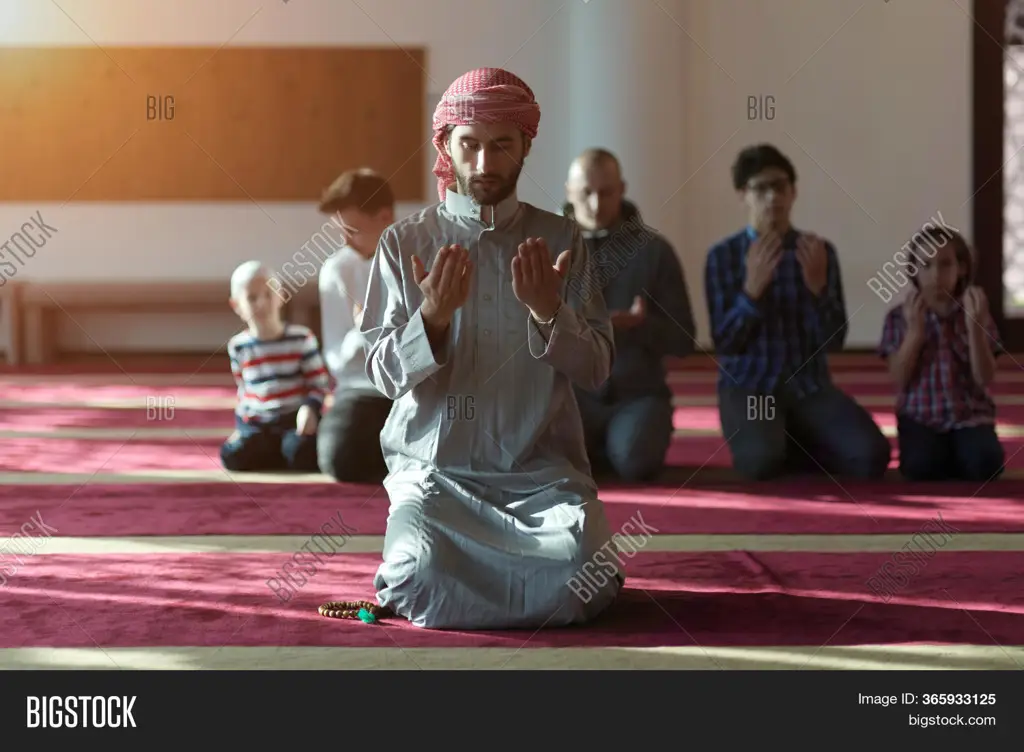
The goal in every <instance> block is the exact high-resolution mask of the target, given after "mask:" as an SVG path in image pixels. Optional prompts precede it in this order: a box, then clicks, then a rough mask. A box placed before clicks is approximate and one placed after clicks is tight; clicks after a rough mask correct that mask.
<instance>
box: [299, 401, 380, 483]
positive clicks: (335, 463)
mask: <svg viewBox="0 0 1024 752" xmlns="http://www.w3.org/2000/svg"><path fill="white" fill-rule="evenodd" d="M391 405H392V402H391V400H389V399H387V398H385V397H380V396H377V395H373V394H368V393H366V392H345V391H342V392H339V393H337V394H335V395H334V404H333V405H332V406H331V407H330V409H329V410H327V411H326V412H325V413H324V415H323V416H322V417H321V418H320V426H319V428H318V429H317V459H318V460H319V464H320V472H322V473H324V474H326V475H330V476H331V477H332V478H334V479H335V480H336V481H339V482H341V483H380V482H381V481H383V480H384V478H385V476H387V474H388V467H387V465H386V464H385V462H384V453H383V452H382V451H381V448H380V433H381V431H382V430H384V423H385V422H386V421H387V419H388V415H389V414H390V413H391Z"/></svg>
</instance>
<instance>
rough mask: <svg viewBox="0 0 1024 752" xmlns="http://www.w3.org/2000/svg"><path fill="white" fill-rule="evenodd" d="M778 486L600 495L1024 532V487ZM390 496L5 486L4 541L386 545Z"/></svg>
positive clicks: (685, 518)
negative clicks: (253, 540)
mask: <svg viewBox="0 0 1024 752" xmlns="http://www.w3.org/2000/svg"><path fill="white" fill-rule="evenodd" d="M978 487H979V484H977V483H974V484H966V483H961V484H955V483H945V484H913V485H911V484H901V483H891V482H880V483H870V484H866V483H860V484H848V490H849V493H850V494H853V495H854V497H853V498H851V496H849V495H847V493H846V492H844V490H843V488H840V487H839V486H838V485H837V484H835V483H834V482H832V481H830V480H828V479H810V480H797V481H779V482H776V483H766V484H763V485H761V486H759V487H757V488H756V489H754V490H752V489H751V488H750V487H749V486H743V485H741V484H739V483H721V484H710V483H702V484H700V485H699V486H696V487H691V486H690V485H689V484H688V485H687V486H684V487H680V486H678V485H672V486H668V485H666V486H660V487H649V488H642V489H638V488H630V487H628V486H623V485H621V484H619V485H617V486H615V485H609V486H607V487H605V488H604V489H603V490H602V492H601V498H602V500H603V501H604V502H605V505H606V509H607V513H608V517H609V522H610V524H611V526H612V529H614V530H618V529H621V528H622V527H623V525H625V523H626V522H628V521H630V520H631V519H632V520H636V519H640V520H642V521H643V523H644V524H645V525H648V526H650V527H651V528H653V529H655V530H657V531H658V532H659V533H661V534H716V533H723V534H726V533H729V534H751V535H768V534H787V533H791V534H808V535H809V534H822V535H824V534H833V533H845V534H869V535H870V534H876V533H906V534H912V533H914V532H916V531H918V530H920V529H921V527H922V526H923V525H925V524H926V523H927V522H928V521H929V520H934V519H937V518H938V517H941V519H942V520H943V521H944V522H945V523H946V524H948V525H950V526H952V527H954V528H955V529H957V530H959V531H960V532H993V533H996V532H1024V481H1018V480H1006V481H998V482H993V483H990V484H988V485H987V486H986V487H985V488H984V489H981V492H980V493H979V492H978ZM388 505H389V500H388V497H387V493H386V492H385V491H384V490H383V488H382V487H381V486H369V485H367V486H358V485H349V484H346V485H342V484H334V485H332V484H323V485H306V484H292V485H288V484H265V483H237V484H236V483H196V484H192V483H190V484H167V485H156V484H152V485H151V484H138V485H127V484H126V485H106V486H104V485H100V484H94V483H87V484H83V485H82V486H53V485H44V486H32V487H18V486H0V535H12V534H14V533H15V532H17V531H18V530H19V529H21V527H22V525H24V524H25V523H26V522H27V521H28V520H30V519H32V518H33V516H34V515H36V514H39V515H41V518H42V520H43V521H45V523H46V524H47V525H49V526H50V527H53V528H56V529H57V531H58V532H57V533H54V534H55V535H61V536H75V537H97V536H100V537H103V536H111V537H112V536H149V535H160V536H174V535H309V534H311V533H313V532H315V531H316V530H318V529H320V527H321V526H322V525H323V524H324V523H326V522H328V521H329V520H331V519H333V518H335V517H336V516H337V515H339V514H340V515H341V518H342V519H343V520H344V521H345V524H346V525H347V526H349V527H350V528H353V529H354V530H355V531H356V532H357V534H361V535H383V534H384V530H385V523H386V520H387V512H388Z"/></svg>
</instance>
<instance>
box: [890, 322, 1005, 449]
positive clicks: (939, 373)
mask: <svg viewBox="0 0 1024 752" xmlns="http://www.w3.org/2000/svg"><path fill="white" fill-rule="evenodd" d="M985 330H986V332H987V333H988V338H987V341H988V344H989V346H990V347H991V348H992V352H993V353H994V354H995V355H997V356H998V355H1001V354H1003V353H1004V352H1005V350H1004V349H1003V343H1002V340H1001V339H1000V337H999V331H998V330H997V329H996V326H995V323H994V322H993V321H992V318H991V316H989V317H987V319H986V321H985ZM925 332H926V336H925V343H924V346H923V347H922V348H921V354H920V355H919V356H918V360H917V367H916V369H915V370H914V375H913V376H912V377H911V379H910V381H909V382H908V383H907V385H906V386H905V387H904V388H903V390H902V391H901V392H900V394H899V396H898V397H897V400H896V414H897V415H899V416H902V417H906V418H910V419H911V420H913V421H915V422H917V423H921V424H922V425H925V426H928V427H929V428H931V429H933V430H936V431H950V430H953V429H957V428H966V427H970V426H977V425H986V424H989V425H990V424H992V423H995V419H996V405H995V401H994V400H993V399H992V395H991V394H989V391H988V390H987V389H986V388H985V387H983V386H982V385H981V384H979V383H978V382H977V381H975V380H974V374H973V372H972V371H971V347H970V342H969V339H968V321H967V314H966V312H965V311H964V309H963V308H962V307H958V308H957V309H956V310H955V311H954V312H953V313H951V314H950V315H949V316H947V317H945V318H943V317H940V316H939V315H938V314H936V313H935V312H934V311H931V310H929V311H928V312H927V314H926V316H925ZM906 336H907V320H906V317H905V316H904V314H903V306H902V305H898V306H896V307H894V308H892V309H891V310H890V311H889V313H888V314H887V315H886V317H885V324H884V325H883V328H882V341H881V342H880V343H879V346H878V354H879V355H880V356H882V357H883V358H889V357H890V356H891V355H893V354H894V353H895V352H896V351H897V350H899V349H900V346H901V345H902V344H903V340H904V338H905V337H906Z"/></svg>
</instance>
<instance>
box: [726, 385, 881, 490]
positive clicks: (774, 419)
mask: <svg viewBox="0 0 1024 752" xmlns="http://www.w3.org/2000/svg"><path fill="white" fill-rule="evenodd" d="M718 411H719V416H720V419H721V422H722V433H723V435H724V436H725V439H726V441H727V442H728V444H729V450H730V451H731V453H732V460H733V466H734V468H735V470H736V472H737V473H739V474H740V475H741V476H743V477H744V478H747V479H750V480H765V479H768V478H773V477H776V476H779V475H782V474H784V473H786V472H808V471H809V472H812V473H815V472H817V473H820V472H825V473H828V474H829V475H835V476H844V477H851V478H880V477H882V476H883V475H885V471H886V469H887V468H888V466H889V460H890V458H891V456H892V447H891V446H890V445H889V440H888V439H886V438H885V435H884V434H883V433H882V431H881V429H879V427H878V425H877V424H876V423H875V421H874V420H873V419H872V417H871V414H870V413H869V412H868V411H867V410H865V409H864V408H863V407H861V406H860V405H859V404H858V403H857V402H856V401H854V400H853V398H851V397H850V396H849V395H847V394H845V393H844V392H842V391H840V390H839V389H837V388H835V387H834V386H828V387H825V388H824V389H822V390H821V391H819V392H817V393H815V394H812V395H810V396H806V397H802V398H795V397H793V396H789V395H786V394H785V393H782V394H778V395H765V394H758V393H754V392H748V391H746V390H743V389H734V388H720V389H719V391H718Z"/></svg>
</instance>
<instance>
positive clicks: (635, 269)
mask: <svg viewBox="0 0 1024 752" xmlns="http://www.w3.org/2000/svg"><path fill="white" fill-rule="evenodd" d="M563 212H564V213H565V215H566V216H567V217H572V216H573V211H572V206H571V205H566V206H565V207H563ZM583 237H584V240H585V242H586V243H587V246H588V248H589V250H590V254H591V257H592V260H593V264H594V268H595V277H596V280H595V282H594V287H597V288H599V289H600V290H601V293H602V294H603V296H604V301H605V305H606V306H607V308H608V311H609V312H612V311H616V310H621V311H626V310H629V308H630V307H631V306H632V305H633V299H634V298H635V297H636V296H641V297H643V298H644V299H645V301H646V303H647V318H646V320H645V321H644V322H643V323H642V324H640V325H639V326H637V327H634V328H633V329H616V330H615V362H614V364H613V366H612V374H611V377H610V378H609V379H608V381H607V382H606V383H605V385H604V387H602V389H601V391H600V394H601V395H602V396H603V397H605V398H606V399H607V400H610V401H618V400H620V399H624V398H630V397H638V396H645V395H658V396H663V397H666V398H668V397H670V396H671V390H670V389H669V387H668V384H667V383H666V378H665V366H664V364H663V359H664V358H665V357H666V356H670V355H671V356H675V357H683V356H686V355H689V354H690V353H692V352H693V351H694V348H695V347H696V343H695V338H696V334H697V333H696V331H695V330H694V325H693V310H692V308H691V306H690V296H689V293H688V291H687V287H686V281H685V279H684V276H683V270H682V266H681V265H680V263H679V258H678V257H677V256H676V253H675V250H674V249H673V248H672V245H671V244H670V243H669V242H668V240H667V239H665V238H664V237H663V236H661V235H659V234H658V233H657V232H655V231H654V230H653V229H651V228H650V227H648V226H647V225H646V224H644V222H643V218H642V217H641V216H640V212H639V210H638V209H637V207H636V206H635V205H634V204H632V203H631V202H629V201H623V206H622V217H621V221H620V222H619V224H617V225H616V226H615V227H613V228H610V229H609V230H607V231H603V232H596V233H593V232H586V231H584V232H583Z"/></svg>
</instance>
